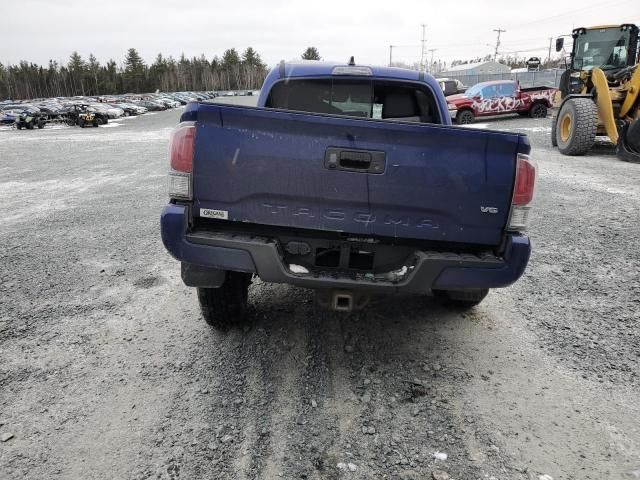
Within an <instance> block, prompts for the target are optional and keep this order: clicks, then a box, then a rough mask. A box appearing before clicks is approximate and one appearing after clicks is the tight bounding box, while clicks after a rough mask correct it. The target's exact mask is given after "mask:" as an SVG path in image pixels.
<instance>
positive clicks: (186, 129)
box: [170, 123, 196, 173]
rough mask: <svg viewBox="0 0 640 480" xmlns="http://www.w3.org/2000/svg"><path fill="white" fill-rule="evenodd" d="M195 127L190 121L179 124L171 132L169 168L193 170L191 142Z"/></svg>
mask: <svg viewBox="0 0 640 480" xmlns="http://www.w3.org/2000/svg"><path fill="white" fill-rule="evenodd" d="M195 138H196V127H195V125H193V124H192V123H188V124H180V125H178V127H177V128H176V129H175V130H174V131H173V133H172V134H171V143H170V145H171V146H170V157H171V169H172V170H175V171H177V172H185V173H190V172H191V171H192V170H193V143H194V140H195Z"/></svg>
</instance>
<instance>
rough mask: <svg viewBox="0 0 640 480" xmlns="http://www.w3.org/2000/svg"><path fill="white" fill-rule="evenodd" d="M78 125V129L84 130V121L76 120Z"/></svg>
mask: <svg viewBox="0 0 640 480" xmlns="http://www.w3.org/2000/svg"><path fill="white" fill-rule="evenodd" d="M78 125H79V126H80V128H84V120H83V119H82V118H81V119H80V120H78Z"/></svg>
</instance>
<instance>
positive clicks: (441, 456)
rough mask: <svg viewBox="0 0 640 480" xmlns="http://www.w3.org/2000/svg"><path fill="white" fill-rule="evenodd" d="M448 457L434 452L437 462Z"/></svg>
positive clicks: (442, 453)
mask: <svg viewBox="0 0 640 480" xmlns="http://www.w3.org/2000/svg"><path fill="white" fill-rule="evenodd" d="M447 457H448V455H447V454H446V453H444V452H434V453H433V458H435V459H436V460H442V461H443V462H444V461H445V460H446V459H447ZM551 480H553V479H551Z"/></svg>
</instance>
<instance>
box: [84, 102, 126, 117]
mask: <svg viewBox="0 0 640 480" xmlns="http://www.w3.org/2000/svg"><path fill="white" fill-rule="evenodd" d="M88 110H89V111H92V112H100V113H103V114H105V115H106V116H107V117H109V118H111V119H114V118H120V117H122V116H123V115H124V110H123V109H121V108H118V107H114V106H113V105H109V104H108V103H91V104H89V107H88Z"/></svg>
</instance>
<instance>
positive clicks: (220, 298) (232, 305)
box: [198, 272, 251, 330]
mask: <svg viewBox="0 0 640 480" xmlns="http://www.w3.org/2000/svg"><path fill="white" fill-rule="evenodd" d="M250 283H251V274H250V273H242V272H227V276H226V278H225V281H224V283H223V284H222V286H221V287H220V288H198V301H199V302H200V310H201V311H202V316H203V317H204V321H205V322H207V323H208V324H209V325H211V326H212V327H214V328H215V329H217V330H227V329H228V328H229V327H232V326H234V325H238V324H239V323H242V322H243V321H244V320H245V318H246V314H247V299H248V297H249V284H250Z"/></svg>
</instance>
